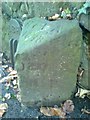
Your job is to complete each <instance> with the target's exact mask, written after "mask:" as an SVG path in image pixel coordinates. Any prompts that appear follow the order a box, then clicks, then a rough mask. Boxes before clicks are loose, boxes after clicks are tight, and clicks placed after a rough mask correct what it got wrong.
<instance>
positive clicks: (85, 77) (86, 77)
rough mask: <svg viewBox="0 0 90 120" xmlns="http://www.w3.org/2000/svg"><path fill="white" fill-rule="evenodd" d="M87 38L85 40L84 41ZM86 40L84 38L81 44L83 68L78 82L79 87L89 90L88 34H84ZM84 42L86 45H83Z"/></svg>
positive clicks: (89, 59)
mask: <svg viewBox="0 0 90 120" xmlns="http://www.w3.org/2000/svg"><path fill="white" fill-rule="evenodd" d="M86 38H87V39H86ZM86 38H84V41H83V44H82V57H81V58H82V60H81V61H82V63H83V66H82V67H83V68H84V70H85V71H84V74H83V77H82V79H81V80H80V82H79V83H80V85H81V86H83V87H84V88H86V89H90V74H89V73H90V50H89V49H90V41H89V40H90V32H88V33H87V34H86ZM85 41H88V44H86V43H85Z"/></svg>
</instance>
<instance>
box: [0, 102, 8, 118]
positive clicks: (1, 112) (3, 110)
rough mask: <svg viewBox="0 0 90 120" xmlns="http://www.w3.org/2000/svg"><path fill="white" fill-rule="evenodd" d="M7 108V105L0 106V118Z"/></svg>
mask: <svg viewBox="0 0 90 120" xmlns="http://www.w3.org/2000/svg"><path fill="white" fill-rule="evenodd" d="M7 108H8V105H7V103H2V104H0V117H2V116H3V114H4V113H5V112H6V109H7Z"/></svg>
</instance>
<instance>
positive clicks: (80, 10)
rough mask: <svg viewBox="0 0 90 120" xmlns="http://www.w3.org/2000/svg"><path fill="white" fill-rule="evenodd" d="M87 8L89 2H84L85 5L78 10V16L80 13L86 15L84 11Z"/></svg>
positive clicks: (89, 4)
mask: <svg viewBox="0 0 90 120" xmlns="http://www.w3.org/2000/svg"><path fill="white" fill-rule="evenodd" d="M88 7H90V2H86V3H85V4H84V5H83V7H82V8H81V9H79V10H78V12H79V13H78V14H79V15H80V14H82V13H84V14H86V13H87V11H86V9H87V8H88Z"/></svg>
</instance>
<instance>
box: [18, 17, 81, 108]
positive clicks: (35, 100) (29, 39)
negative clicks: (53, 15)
mask: <svg viewBox="0 0 90 120" xmlns="http://www.w3.org/2000/svg"><path fill="white" fill-rule="evenodd" d="M81 40H82V33H81V29H80V28H79V25H78V22H77V21H76V20H57V21H52V22H50V21H47V20H44V19H39V18H33V19H32V20H27V21H25V23H24V26H23V29H22V32H21V35H20V38H19V43H18V47H17V52H16V69H17V71H18V74H19V77H20V81H19V86H20V93H21V101H22V103H23V104H25V105H27V106H33V105H37V106H39V105H47V106H49V105H53V104H59V102H60V101H62V100H66V99H68V98H69V97H70V96H71V95H72V92H74V90H75V87H76V80H77V79H76V76H77V69H78V66H79V63H80V50H81Z"/></svg>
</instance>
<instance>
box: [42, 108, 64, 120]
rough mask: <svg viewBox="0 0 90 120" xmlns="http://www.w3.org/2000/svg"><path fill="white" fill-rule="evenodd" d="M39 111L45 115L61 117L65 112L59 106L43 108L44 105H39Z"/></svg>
mask: <svg viewBox="0 0 90 120" xmlns="http://www.w3.org/2000/svg"><path fill="white" fill-rule="evenodd" d="M40 112H41V113H43V114H44V115H46V116H60V117H62V118H64V117H65V115H66V113H65V112H63V111H62V109H61V108H52V107H50V108H48V107H47V108H45V107H41V108H40Z"/></svg>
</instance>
